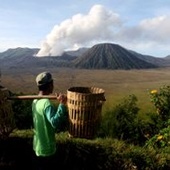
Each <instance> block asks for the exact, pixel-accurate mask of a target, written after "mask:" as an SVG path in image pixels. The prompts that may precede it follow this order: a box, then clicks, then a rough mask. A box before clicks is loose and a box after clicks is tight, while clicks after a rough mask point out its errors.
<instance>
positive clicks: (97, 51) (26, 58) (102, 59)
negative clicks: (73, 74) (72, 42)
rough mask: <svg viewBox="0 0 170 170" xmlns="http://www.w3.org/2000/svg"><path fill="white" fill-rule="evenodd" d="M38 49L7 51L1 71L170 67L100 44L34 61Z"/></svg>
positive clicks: (166, 62)
mask: <svg viewBox="0 0 170 170" xmlns="http://www.w3.org/2000/svg"><path fill="white" fill-rule="evenodd" d="M39 50H40V49H38V48H21V47H18V48H16V49H8V50H6V51H5V52H1V53H0V62H1V64H0V67H6V68H11V67H15V68H19V67H46V68H48V67H73V68H79V69H81V68H84V69H125V70H126V69H146V68H157V67H166V66H170V60H168V59H167V58H166V57H165V59H164V58H157V57H154V56H149V55H143V54H140V53H137V52H135V51H133V50H129V49H126V48H124V47H122V46H120V45H119V44H113V43H101V44H96V45H94V46H92V47H91V48H82V49H78V50H76V51H65V52H64V53H63V54H62V55H61V56H44V57H36V54H37V53H38V51H39Z"/></svg>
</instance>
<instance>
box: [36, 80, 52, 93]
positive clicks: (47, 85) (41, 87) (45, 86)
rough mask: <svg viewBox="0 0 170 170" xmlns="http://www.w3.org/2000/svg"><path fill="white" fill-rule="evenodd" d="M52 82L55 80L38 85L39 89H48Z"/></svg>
mask: <svg viewBox="0 0 170 170" xmlns="http://www.w3.org/2000/svg"><path fill="white" fill-rule="evenodd" d="M51 84H53V80H52V81H50V82H49V83H47V84H43V85H40V86H38V89H39V91H46V90H47V89H48V88H49V87H50V85H51Z"/></svg>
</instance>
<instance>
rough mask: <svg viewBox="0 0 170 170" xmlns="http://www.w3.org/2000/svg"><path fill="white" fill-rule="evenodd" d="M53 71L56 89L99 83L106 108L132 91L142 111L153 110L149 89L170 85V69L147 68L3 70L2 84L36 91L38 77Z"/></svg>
mask: <svg viewBox="0 0 170 170" xmlns="http://www.w3.org/2000/svg"><path fill="white" fill-rule="evenodd" d="M42 71H50V72H51V73H52V75H53V77H54V83H55V89H54V91H55V92H62V93H67V89H68V88H70V87H73V86H86V87H87V86H88V87H89V86H96V87H100V88H103V89H104V90H105V97H106V102H105V104H104V105H103V110H105V109H108V108H111V107H114V106H115V105H117V104H119V103H120V101H121V100H122V99H123V98H124V97H125V96H128V95H130V94H134V95H136V97H137V98H138V105H139V108H141V111H140V112H141V113H143V112H146V110H147V112H149V111H150V110H152V109H153V106H152V104H151V103H150V99H149V95H148V92H149V91H150V90H152V89H159V88H160V87H161V86H163V85H168V84H170V81H169V77H170V68H159V69H146V70H85V69H70V68H51V69H50V70H46V68H35V69H28V68H27V69H16V68H13V69H9V70H5V69H4V70H2V77H1V84H2V85H3V86H5V87H7V88H8V89H9V90H10V91H12V92H13V93H24V94H35V93H37V87H36V84H35V77H36V75H37V74H38V73H40V72H42Z"/></svg>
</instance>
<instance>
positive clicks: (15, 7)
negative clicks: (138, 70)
mask: <svg viewBox="0 0 170 170" xmlns="http://www.w3.org/2000/svg"><path fill="white" fill-rule="evenodd" d="M0 4H1V5H0V42H1V43H0V52H3V51H5V50H7V49H9V48H17V47H29V48H40V51H39V54H38V55H39V56H43V55H57V54H58V55H59V54H60V53H62V52H63V50H67V49H77V48H79V47H84V46H86V47H91V46H92V45H94V44H97V43H103V42H111V43H115V44H119V45H121V46H123V47H125V48H127V49H131V50H134V51H136V52H139V53H142V54H148V55H152V56H155V57H165V56H167V55H170V0H143V1H142V0H66V1H64V0H63V1H61V0H60V1H57V0H0Z"/></svg>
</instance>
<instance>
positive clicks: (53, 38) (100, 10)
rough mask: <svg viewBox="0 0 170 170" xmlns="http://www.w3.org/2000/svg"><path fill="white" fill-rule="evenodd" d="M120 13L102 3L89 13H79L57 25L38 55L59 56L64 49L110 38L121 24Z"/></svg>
mask: <svg viewBox="0 0 170 170" xmlns="http://www.w3.org/2000/svg"><path fill="white" fill-rule="evenodd" d="M121 24H122V23H121V20H120V18H119V15H118V14H116V13H113V12H112V11H109V10H107V9H106V8H104V7H103V6H101V5H95V6H93V7H92V8H91V9H90V11H89V13H88V14H87V15H82V14H77V15H74V16H73V17H72V18H71V19H67V20H65V21H63V22H62V23H61V24H60V25H55V26H54V28H53V29H52V30H51V32H50V33H49V34H48V35H47V37H46V39H45V40H44V41H43V42H42V45H41V49H40V51H39V52H38V54H37V56H57V55H61V54H62V53H63V51H64V50H66V49H68V48H69V49H70V48H74V47H81V46H84V45H87V44H92V43H94V42H96V41H101V40H102V41H103V40H106V41H107V40H109V39H110V38H113V34H114V32H115V31H117V28H119V27H120V25H121Z"/></svg>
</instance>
